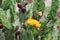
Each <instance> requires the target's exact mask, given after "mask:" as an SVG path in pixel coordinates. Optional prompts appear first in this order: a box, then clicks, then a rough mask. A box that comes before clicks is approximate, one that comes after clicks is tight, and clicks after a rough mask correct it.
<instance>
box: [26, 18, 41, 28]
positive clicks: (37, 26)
mask: <svg viewBox="0 0 60 40" xmlns="http://www.w3.org/2000/svg"><path fill="white" fill-rule="evenodd" d="M27 24H29V25H31V26H35V27H36V28H40V27H41V23H40V22H39V21H37V20H35V19H32V18H29V19H28V20H27Z"/></svg>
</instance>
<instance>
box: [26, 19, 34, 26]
mask: <svg viewBox="0 0 60 40" xmlns="http://www.w3.org/2000/svg"><path fill="white" fill-rule="evenodd" d="M27 23H28V24H29V25H32V26H33V25H34V21H33V19H31V18H29V19H28V20H27Z"/></svg>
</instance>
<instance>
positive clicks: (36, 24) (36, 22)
mask: <svg viewBox="0 0 60 40" xmlns="http://www.w3.org/2000/svg"><path fill="white" fill-rule="evenodd" d="M34 22H35V26H36V28H40V26H41V23H40V22H39V21H37V20H35V21H34Z"/></svg>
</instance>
